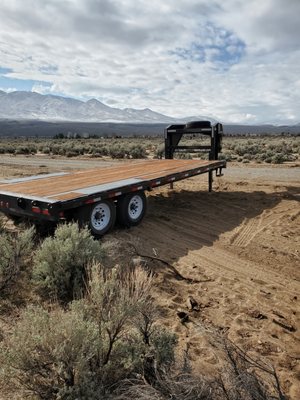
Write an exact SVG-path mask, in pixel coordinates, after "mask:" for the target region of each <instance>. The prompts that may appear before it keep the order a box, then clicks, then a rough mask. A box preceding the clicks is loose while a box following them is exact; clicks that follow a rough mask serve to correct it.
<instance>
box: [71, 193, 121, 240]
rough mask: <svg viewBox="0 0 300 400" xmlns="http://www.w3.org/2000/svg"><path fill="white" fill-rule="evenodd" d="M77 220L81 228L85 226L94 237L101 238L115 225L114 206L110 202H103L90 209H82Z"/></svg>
mask: <svg viewBox="0 0 300 400" xmlns="http://www.w3.org/2000/svg"><path fill="white" fill-rule="evenodd" d="M77 219H78V222H79V224H80V225H81V226H84V225H87V226H88V228H89V229H90V230H91V232H92V233H93V234H94V235H95V236H102V235H104V234H105V233H107V232H108V231H109V230H111V229H112V228H113V226H114V225H115V222H116V207H115V204H114V203H113V202H112V201H108V200H103V201H100V202H99V203H96V204H94V205H93V206H91V207H90V206H86V207H83V208H82V210H81V211H80V212H79V214H78V218H77Z"/></svg>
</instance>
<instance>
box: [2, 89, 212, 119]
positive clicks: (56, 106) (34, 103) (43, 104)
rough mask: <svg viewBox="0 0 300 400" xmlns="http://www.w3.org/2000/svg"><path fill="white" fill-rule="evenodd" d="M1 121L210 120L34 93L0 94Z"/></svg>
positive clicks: (203, 117)
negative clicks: (172, 115)
mask: <svg viewBox="0 0 300 400" xmlns="http://www.w3.org/2000/svg"><path fill="white" fill-rule="evenodd" d="M0 118H2V119H27V120H40V121H73V122H121V123H174V122H183V121H184V122H185V121H189V120H208V119H209V120H212V119H211V118H209V117H206V116H193V117H187V118H184V119H175V118H172V117H169V116H167V115H164V114H160V113H157V112H155V111H152V110H150V109H149V108H145V109H143V110H138V109H135V108H124V109H119V108H113V107H109V106H107V105H105V104H103V103H101V102H100V101H98V100H96V99H91V100H88V101H86V102H84V101H80V100H76V99H72V98H67V97H61V96H53V95H42V94H39V93H35V92H23V91H22V92H21V91H15V92H11V93H6V92H3V91H1V90H0Z"/></svg>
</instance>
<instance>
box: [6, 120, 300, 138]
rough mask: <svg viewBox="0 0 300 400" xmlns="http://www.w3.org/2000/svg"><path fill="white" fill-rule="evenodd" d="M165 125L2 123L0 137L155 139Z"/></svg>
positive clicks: (271, 129) (241, 128)
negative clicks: (92, 136) (69, 136)
mask: <svg viewBox="0 0 300 400" xmlns="http://www.w3.org/2000/svg"><path fill="white" fill-rule="evenodd" d="M168 125H169V124H168V123H151V124H147V123H143V124H142V123H109V122H106V123H98V122H90V123H88V122H46V121H37V120H20V121H18V120H8V119H7V120H1V119H0V136H7V137H13V136H41V137H44V136H48V137H50V136H54V135H57V134H59V133H63V134H64V135H68V134H69V135H71V136H73V135H74V134H79V135H81V136H90V135H97V136H157V135H161V136H162V135H163V133H164V129H165V128H166V127H167V126H168ZM224 132H225V135H264V134H265V135H280V134H282V133H284V134H292V135H300V126H299V125H298V126H297V125H295V126H273V125H261V126H258V125H257V126H250V125H224Z"/></svg>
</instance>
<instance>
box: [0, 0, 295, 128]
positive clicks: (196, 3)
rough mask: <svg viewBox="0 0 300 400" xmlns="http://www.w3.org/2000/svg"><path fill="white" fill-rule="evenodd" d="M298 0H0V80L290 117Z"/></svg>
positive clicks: (179, 111) (189, 108) (80, 94)
mask: <svg viewBox="0 0 300 400" xmlns="http://www.w3.org/2000/svg"><path fill="white" fill-rule="evenodd" d="M299 15H300V1H299V0H264V1H261V0H250V1H247V2H245V1H244V0H226V1H223V0H166V1H164V2H161V1H160V0H152V1H151V2H148V1H146V0H126V1H124V0H69V1H64V2H60V1H57V0H47V1H42V0H2V1H1V3H0V20H1V24H0V90H4V91H7V92H9V91H14V90H26V91H35V92H39V93H42V94H59V95H62V96H68V97H74V98H77V99H82V100H88V99H90V98H97V99H98V100H100V101H102V102H104V103H105V104H107V105H111V106H114V107H119V108H126V107H134V108H151V109H153V110H155V111H158V112H161V113H164V114H168V115H171V116H178V117H184V116H191V115H193V116H207V117H213V118H216V119H218V120H220V121H223V122H236V123H276V124H293V123H298V122H299V121H300V115H299V110H300V90H299V89H300V47H299V37H300V24H299V22H298V16H299Z"/></svg>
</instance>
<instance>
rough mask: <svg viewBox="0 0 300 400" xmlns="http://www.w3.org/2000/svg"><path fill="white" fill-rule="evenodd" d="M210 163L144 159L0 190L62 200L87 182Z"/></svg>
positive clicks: (141, 176) (153, 175)
mask: <svg viewBox="0 0 300 400" xmlns="http://www.w3.org/2000/svg"><path fill="white" fill-rule="evenodd" d="M213 163H215V162H214V161H203V160H147V161H142V162H133V163H130V164H127V165H126V164H122V165H119V166H116V167H108V168H107V167H106V168H96V169H91V170H84V171H78V172H74V173H70V174H68V175H64V176H56V177H54V176H52V177H45V178H43V179H39V180H36V181H27V182H22V183H11V184H2V185H0V191H1V190H3V191H9V192H15V193H23V194H24V195H30V196H39V197H42V196H45V197H52V198H56V199H59V200H63V199H66V198H70V197H68V196H71V198H75V197H80V194H78V193H76V195H77V196H75V193H74V191H80V189H83V188H86V187H89V186H96V185H101V184H105V183H110V182H111V183H113V182H116V181H120V180H123V179H129V178H137V179H142V180H150V179H156V178H159V177H163V176H166V175H170V174H175V173H178V172H184V171H186V170H189V169H193V168H197V167H203V166H209V165H211V164H213ZM71 192H72V194H71ZM73 193H74V194H73ZM73 196H74V197H73Z"/></svg>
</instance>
